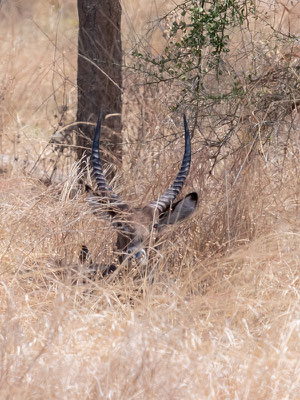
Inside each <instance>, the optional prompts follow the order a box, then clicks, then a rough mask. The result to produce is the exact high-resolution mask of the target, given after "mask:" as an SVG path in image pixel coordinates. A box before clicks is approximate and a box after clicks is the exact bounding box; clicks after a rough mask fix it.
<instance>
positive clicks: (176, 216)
mask: <svg viewBox="0 0 300 400" xmlns="http://www.w3.org/2000/svg"><path fill="white" fill-rule="evenodd" d="M197 203H198V194H197V193H196V192H192V193H190V194H188V195H187V196H186V197H185V198H184V199H182V200H179V201H177V203H175V204H173V205H172V208H171V209H170V210H168V211H167V212H165V213H164V214H163V215H162V216H161V218H160V220H159V226H164V225H172V224H176V223H177V222H180V221H182V220H184V219H186V218H188V217H189V216H190V215H191V214H192V213H193V212H194V211H195V209H196V206H197Z"/></svg>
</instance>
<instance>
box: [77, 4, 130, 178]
mask: <svg viewBox="0 0 300 400" xmlns="http://www.w3.org/2000/svg"><path fill="white" fill-rule="evenodd" d="M77 5H78V17H79V34H78V73H77V84H78V109H77V121H78V122H92V123H96V121H97V118H98V114H99V112H100V111H102V115H103V116H105V115H106V114H118V115H117V116H112V117H110V118H107V119H106V120H105V121H103V124H102V126H103V129H102V132H101V133H102V134H101V146H102V148H103V147H104V148H105V150H106V151H105V152H104V154H103V158H104V160H105V161H106V162H109V163H111V162H112V161H113V162H114V164H115V162H116V161H121V158H122V151H121V128H122V125H121V107H122V99H121V94H122V93H121V92H122V89H121V86H122V71H121V64H122V45H121V30H120V29H121V5H120V2H119V0H77ZM79 128H80V129H78V136H77V146H78V150H77V155H78V158H79V159H80V158H82V157H86V156H87V155H90V149H91V142H92V138H93V134H94V127H93V126H88V125H84V124H82V125H81V124H79ZM111 171H112V170H111ZM109 175H110V178H111V177H112V176H113V175H114V174H113V172H111V173H110V174H109Z"/></svg>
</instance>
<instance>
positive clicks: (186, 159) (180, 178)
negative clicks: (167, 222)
mask: <svg viewBox="0 0 300 400" xmlns="http://www.w3.org/2000/svg"><path fill="white" fill-rule="evenodd" d="M183 123H184V138H185V148H184V155H183V159H182V162H181V167H180V170H179V172H178V174H177V176H176V178H175V180H174V182H173V184H172V186H170V188H169V189H168V190H167V191H166V192H165V193H164V194H162V195H161V196H160V197H159V198H158V200H155V201H152V202H151V203H150V206H151V207H153V208H155V209H157V210H158V211H159V213H162V212H164V211H166V210H167V209H168V207H169V206H170V205H171V203H172V202H173V201H174V200H175V199H176V197H177V196H178V194H179V193H180V191H181V189H182V187H183V185H184V182H185V180H186V177H187V176H188V173H189V170H190V165H191V137H190V132H189V127H188V124H187V121H186V116H185V114H183Z"/></svg>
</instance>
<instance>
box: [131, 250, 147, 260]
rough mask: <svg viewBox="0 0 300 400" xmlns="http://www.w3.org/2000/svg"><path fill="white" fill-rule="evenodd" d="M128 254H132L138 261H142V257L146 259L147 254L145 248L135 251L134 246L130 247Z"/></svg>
mask: <svg viewBox="0 0 300 400" xmlns="http://www.w3.org/2000/svg"><path fill="white" fill-rule="evenodd" d="M127 254H128V255H130V256H132V257H133V258H134V259H135V260H136V261H140V260H141V259H146V258H147V255H146V252H145V250H144V249H141V250H138V251H135V249H134V248H129V249H128V250H127Z"/></svg>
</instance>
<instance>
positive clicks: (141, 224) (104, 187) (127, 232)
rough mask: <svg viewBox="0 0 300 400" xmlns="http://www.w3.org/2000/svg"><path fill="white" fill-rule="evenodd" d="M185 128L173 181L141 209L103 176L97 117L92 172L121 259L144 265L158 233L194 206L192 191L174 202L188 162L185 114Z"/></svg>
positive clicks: (99, 124) (189, 212)
mask: <svg viewBox="0 0 300 400" xmlns="http://www.w3.org/2000/svg"><path fill="white" fill-rule="evenodd" d="M184 130H185V150H184V155H183V159H182V163H181V167H180V170H179V172H178V174H177V176H176V178H175V180H174V182H173V184H172V185H171V186H170V187H169V189H168V190H167V191H166V192H164V193H163V194H162V195H161V196H160V197H159V198H158V199H157V200H154V201H152V202H151V203H149V204H147V205H146V206H144V207H141V208H131V207H130V206H129V205H128V204H127V203H125V202H123V200H121V198H120V197H119V196H118V195H117V194H115V193H114V192H113V191H112V189H111V187H110V186H109V185H108V183H107V181H106V179H105V177H104V174H103V169H102V163H101V157H100V152H99V141H100V132H101V116H100V117H99V119H98V122H97V126H96V129H95V135H94V140H93V146H92V165H93V175H94V177H95V180H96V183H97V187H98V191H99V192H100V196H101V202H102V203H103V205H104V204H105V209H106V213H108V214H109V215H110V217H111V219H112V224H113V227H114V228H116V229H117V233H118V237H117V244H116V246H117V251H118V253H119V261H120V262H123V261H124V260H125V259H135V260H136V261H137V262H138V263H141V264H145V263H146V262H147V259H148V251H147V249H149V246H153V244H154V241H155V237H156V236H157V233H159V232H160V231H161V230H162V229H163V227H165V226H166V225H169V224H175V223H177V222H180V221H182V220H184V219H185V218H187V217H189V216H190V215H191V214H192V213H193V211H194V210H195V208H196V205H197V201H198V195H197V193H195V192H192V193H190V194H188V195H187V196H186V197H184V198H183V199H181V200H179V201H176V202H174V201H175V199H176V198H177V196H178V195H179V193H180V191H181V189H182V187H183V185H184V182H185V180H186V178H187V175H188V173H189V169H190V163H191V139H190V134H189V129H188V125H187V121H186V117H185V115H184ZM95 194H96V193H95ZM97 196H99V195H97ZM94 199H95V197H94Z"/></svg>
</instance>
